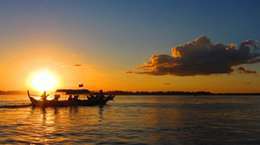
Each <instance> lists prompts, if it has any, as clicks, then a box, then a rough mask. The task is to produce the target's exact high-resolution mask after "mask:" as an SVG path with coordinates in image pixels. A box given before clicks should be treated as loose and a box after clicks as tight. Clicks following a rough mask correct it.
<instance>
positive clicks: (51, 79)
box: [29, 70, 58, 92]
mask: <svg viewBox="0 0 260 145" xmlns="http://www.w3.org/2000/svg"><path fill="white" fill-rule="evenodd" d="M29 84H30V86H31V87H32V88H33V89H35V90H37V91H40V92H42V91H49V90H53V89H55V88H56V87H57V86H58V78H57V76H56V75H55V74H54V73H53V72H50V71H49V70H40V71H37V72H34V73H32V75H31V76H30V78H29Z"/></svg>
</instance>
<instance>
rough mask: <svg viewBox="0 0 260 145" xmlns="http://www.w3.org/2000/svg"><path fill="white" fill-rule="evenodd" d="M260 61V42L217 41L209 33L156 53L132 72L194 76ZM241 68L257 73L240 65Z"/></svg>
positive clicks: (222, 72)
mask: <svg viewBox="0 0 260 145" xmlns="http://www.w3.org/2000/svg"><path fill="white" fill-rule="evenodd" d="M258 62H260V43H259V42H258V41H254V40H246V41H243V42H241V43H240V45H239V46H236V45H235V44H227V45H225V44H221V43H217V44H214V43H212V42H211V41H210V39H209V38H208V37H206V36H201V37H199V38H197V39H195V40H193V41H191V42H187V43H185V44H182V45H179V46H176V47H174V48H171V55H167V54H160V55H158V54H154V55H152V56H151V57H150V59H149V61H148V62H147V63H145V64H143V65H141V66H140V67H138V68H136V69H135V70H132V71H129V72H128V73H137V74H150V75H177V76H194V75H210V74H225V73H231V72H233V71H234V67H236V66H239V65H242V64H252V63H258ZM239 70H240V72H243V73H253V72H255V71H249V70H247V69H245V68H244V69H243V68H240V69H239Z"/></svg>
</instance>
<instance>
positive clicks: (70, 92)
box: [56, 89, 90, 95]
mask: <svg viewBox="0 0 260 145" xmlns="http://www.w3.org/2000/svg"><path fill="white" fill-rule="evenodd" d="M56 93H65V94H66V95H74V94H77V95H80V94H89V93H90V91H89V90H88V89H58V90H56Z"/></svg>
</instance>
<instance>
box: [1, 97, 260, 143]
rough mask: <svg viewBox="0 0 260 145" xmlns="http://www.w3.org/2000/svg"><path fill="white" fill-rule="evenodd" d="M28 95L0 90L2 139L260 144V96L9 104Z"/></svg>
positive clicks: (141, 98)
mask: <svg viewBox="0 0 260 145" xmlns="http://www.w3.org/2000/svg"><path fill="white" fill-rule="evenodd" d="M7 98H8V99H7ZM26 99H27V98H26V97H25V96H0V144H5V143H6V144H17V143H20V144H23V143H24V144H28V143H36V144H37V143H40V144H41V143H42V144H64V143H66V144H109V145H110V144H132V145H138V144H155V145H156V144H158V145H161V144H163V145H171V144H173V145H175V144H176V145H219V144H225V145H259V144H260V96H234V97H230V96H219V97H216V96H215V97H213V96H207V97H205V96H196V97H188V96H182V97H181V96H117V98H116V99H115V101H114V102H111V103H110V104H109V105H108V106H105V107H104V108H99V107H78V108H57V109H54V108H48V109H45V110H43V109H37V108H36V109H32V108H31V107H21V108H8V105H23V104H26V103H28V101H27V100H26ZM1 106H2V107H1Z"/></svg>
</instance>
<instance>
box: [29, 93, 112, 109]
mask: <svg viewBox="0 0 260 145" xmlns="http://www.w3.org/2000/svg"><path fill="white" fill-rule="evenodd" d="M27 94H28V97H29V99H30V101H31V103H32V106H34V107H68V106H104V105H106V104H107V102H108V101H110V100H113V99H114V97H115V96H113V95H104V96H102V97H100V96H98V95H96V96H88V97H87V99H86V100H80V99H69V100H60V101H59V100H58V99H53V100H47V99H46V100H37V99H35V98H34V97H32V96H31V95H30V93H29V91H27ZM69 94H72V93H69Z"/></svg>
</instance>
